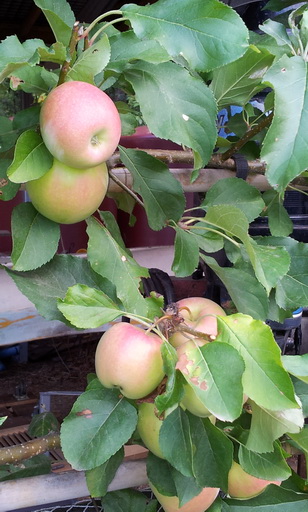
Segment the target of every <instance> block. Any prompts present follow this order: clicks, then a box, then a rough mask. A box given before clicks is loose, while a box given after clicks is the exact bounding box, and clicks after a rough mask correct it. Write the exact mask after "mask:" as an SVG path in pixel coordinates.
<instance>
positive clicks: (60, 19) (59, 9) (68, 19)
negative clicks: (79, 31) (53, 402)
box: [34, 0, 75, 47]
mask: <svg viewBox="0 0 308 512" xmlns="http://www.w3.org/2000/svg"><path fill="white" fill-rule="evenodd" d="M34 3H35V5H37V7H39V8H40V9H41V10H42V11H43V13H44V15H45V16H46V19H47V21H48V23H49V25H50V28H51V30H52V31H53V33H54V36H55V38H56V40H57V41H59V42H60V43H63V45H64V46H65V47H66V46H68V45H69V42H70V38H71V35H72V30H73V25H74V23H75V16H74V13H73V11H72V9H71V7H70V4H69V3H68V2H67V1H66V0H62V1H61V2H58V1H57V0H34Z"/></svg>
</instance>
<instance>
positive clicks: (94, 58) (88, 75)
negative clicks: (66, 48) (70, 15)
mask: <svg viewBox="0 0 308 512" xmlns="http://www.w3.org/2000/svg"><path fill="white" fill-rule="evenodd" d="M109 58H110V44H109V41H108V37H107V36H106V35H104V37H101V38H100V39H99V41H97V42H96V43H94V44H93V45H92V46H90V48H88V49H87V50H85V51H84V52H82V54H81V55H80V57H78V59H77V60H76V62H74V64H73V66H72V67H71V68H70V70H69V71H68V73H67V80H80V81H82V82H89V83H90V84H93V85H94V76H95V75H97V74H98V73H100V72H101V71H103V69H104V68H105V67H106V65H107V63H108V61H109Z"/></svg>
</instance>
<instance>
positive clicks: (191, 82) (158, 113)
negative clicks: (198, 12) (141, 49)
mask: <svg viewBox="0 0 308 512" xmlns="http://www.w3.org/2000/svg"><path fill="white" fill-rule="evenodd" d="M178 37H179V36H178V35H177V38H178ZM124 75H125V78H126V79H127V80H128V81H129V82H130V83H131V84H132V86H133V88H134V90H135V93H136V98H137V101H138V103H139V105H140V108H141V112H142V115H143V118H144V121H145V123H146V124H147V126H148V127H149V130H150V131H151V132H152V133H154V134H155V135H156V136H157V137H161V138H163V139H170V140H172V141H173V142H176V143H177V144H182V145H184V146H187V147H189V148H191V149H192V150H193V151H194V153H195V167H196V168H197V169H200V168H201V167H202V166H204V165H205V164H206V163H207V162H208V160H209V159H210V157H211V155H212V152H213V149H214V146H215V142H216V137H217V130H216V123H215V119H216V112H217V106H216V102H215V99H214V96H213V94H212V92H211V91H210V89H209V88H208V87H207V86H206V84H205V83H204V81H203V80H201V79H200V78H198V77H196V76H192V75H190V74H189V72H188V71H187V70H186V69H184V68H182V67H180V66H177V65H176V64H175V63H174V62H164V63H161V64H156V65H155V64H151V63H148V62H141V61H140V62H136V63H135V64H132V65H131V66H130V67H129V68H127V70H125V72H124ZM149 98H151V101H149Z"/></svg>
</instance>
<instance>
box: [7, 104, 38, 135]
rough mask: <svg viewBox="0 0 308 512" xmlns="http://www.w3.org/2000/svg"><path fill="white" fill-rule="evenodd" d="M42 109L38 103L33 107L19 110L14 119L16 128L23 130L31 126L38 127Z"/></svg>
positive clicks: (19, 130) (18, 130)
mask: <svg viewBox="0 0 308 512" xmlns="http://www.w3.org/2000/svg"><path fill="white" fill-rule="evenodd" d="M40 110H41V109H40V107H39V106H38V105H33V106H32V107H29V108H25V109H24V110H20V111H19V112H17V114H15V115H14V119H13V128H14V130H16V131H17V132H21V131H25V130H29V129H30V128H34V127H35V128H36V127H37V126H38V124H39V119H40Z"/></svg>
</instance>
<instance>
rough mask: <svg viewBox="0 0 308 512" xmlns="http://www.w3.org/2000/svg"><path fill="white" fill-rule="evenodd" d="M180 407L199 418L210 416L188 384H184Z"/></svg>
mask: <svg viewBox="0 0 308 512" xmlns="http://www.w3.org/2000/svg"><path fill="white" fill-rule="evenodd" d="M181 405H182V406H183V407H184V408H185V409H187V410H188V411H189V412H191V413H192V414H194V415H195V416H199V417H200V418H208V417H210V416H211V413H210V411H209V410H208V409H207V408H206V407H205V405H204V404H203V403H202V402H201V400H200V398H198V396H197V395H196V393H195V392H194V390H193V388H192V387H191V386H190V385H189V384H184V396H183V398H182V400H181Z"/></svg>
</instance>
